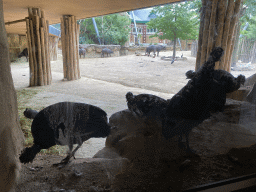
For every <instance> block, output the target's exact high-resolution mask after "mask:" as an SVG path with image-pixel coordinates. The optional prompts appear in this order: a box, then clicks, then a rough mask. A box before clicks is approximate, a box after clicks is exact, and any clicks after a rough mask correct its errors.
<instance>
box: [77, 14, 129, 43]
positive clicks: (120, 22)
mask: <svg viewBox="0 0 256 192" xmlns="http://www.w3.org/2000/svg"><path fill="white" fill-rule="evenodd" d="M95 21H96V23H97V27H98V31H99V35H100V39H101V41H102V42H104V44H114V45H124V44H125V42H126V41H128V38H129V31H130V28H129V25H130V19H129V18H128V17H127V16H121V15H120V14H111V15H106V16H103V17H96V18H95ZM80 42H86V43H88V42H90V43H92V42H93V43H99V42H98V38H97V34H96V31H95V29H94V26H93V22H92V19H85V20H84V21H83V22H81V26H80Z"/></svg>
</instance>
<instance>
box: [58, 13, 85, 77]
mask: <svg viewBox="0 0 256 192" xmlns="http://www.w3.org/2000/svg"><path fill="white" fill-rule="evenodd" d="M79 30H80V26H79V24H77V23H76V17H75V16H72V15H64V16H63V17H62V18H61V45H62V56H63V73H64V79H67V80H69V81H70V80H76V79H80V78H81V76H80V69H79V52H78V48H79Z"/></svg>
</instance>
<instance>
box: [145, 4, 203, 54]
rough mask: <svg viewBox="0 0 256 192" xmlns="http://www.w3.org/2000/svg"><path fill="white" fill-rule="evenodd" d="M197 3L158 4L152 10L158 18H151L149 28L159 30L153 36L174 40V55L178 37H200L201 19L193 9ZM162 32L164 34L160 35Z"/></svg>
mask: <svg viewBox="0 0 256 192" xmlns="http://www.w3.org/2000/svg"><path fill="white" fill-rule="evenodd" d="M192 5H193V6H195V4H193V3H191V2H185V3H184V2H183V3H175V4H170V5H165V6H158V7H155V8H154V9H153V10H152V13H154V14H155V15H156V16H157V18H155V19H152V20H150V21H149V22H148V23H147V25H148V27H149V28H156V29H157V30H158V32H157V33H155V34H154V35H152V37H153V36H155V37H156V36H158V37H159V38H160V39H169V40H173V41H174V45H173V46H174V47H173V57H175V45H176V39H177V38H180V39H196V38H197V37H198V28H199V19H198V15H197V14H196V12H195V11H194V10H192V9H195V7H194V8H193V6H192ZM159 32H162V33H163V35H160V33H159Z"/></svg>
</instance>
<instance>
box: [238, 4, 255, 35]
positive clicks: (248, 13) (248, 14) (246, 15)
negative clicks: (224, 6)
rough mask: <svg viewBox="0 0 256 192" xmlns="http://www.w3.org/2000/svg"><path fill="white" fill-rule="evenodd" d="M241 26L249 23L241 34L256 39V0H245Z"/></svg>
mask: <svg viewBox="0 0 256 192" xmlns="http://www.w3.org/2000/svg"><path fill="white" fill-rule="evenodd" d="M240 22H241V28H242V29H243V28H244V26H246V25H248V27H247V28H245V29H244V30H241V34H242V35H243V36H244V37H246V38H247V39H252V40H256V1H255V0H245V1H244V4H243V14H242V17H241V18H240Z"/></svg>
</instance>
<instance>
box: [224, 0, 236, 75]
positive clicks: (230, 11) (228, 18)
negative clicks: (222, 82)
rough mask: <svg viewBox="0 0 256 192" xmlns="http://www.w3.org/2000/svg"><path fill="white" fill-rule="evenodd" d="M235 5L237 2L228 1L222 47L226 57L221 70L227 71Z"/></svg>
mask: <svg viewBox="0 0 256 192" xmlns="http://www.w3.org/2000/svg"><path fill="white" fill-rule="evenodd" d="M234 5H235V2H234V0H229V1H228V6H227V7H228V9H227V13H226V17H225V26H224V31H223V38H222V43H221V47H222V48H223V49H224V55H223V57H222V59H221V61H220V69H224V70H225V64H226V57H227V43H228V39H229V38H230V37H229V34H230V31H229V27H230V21H231V17H232V15H233V13H234Z"/></svg>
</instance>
